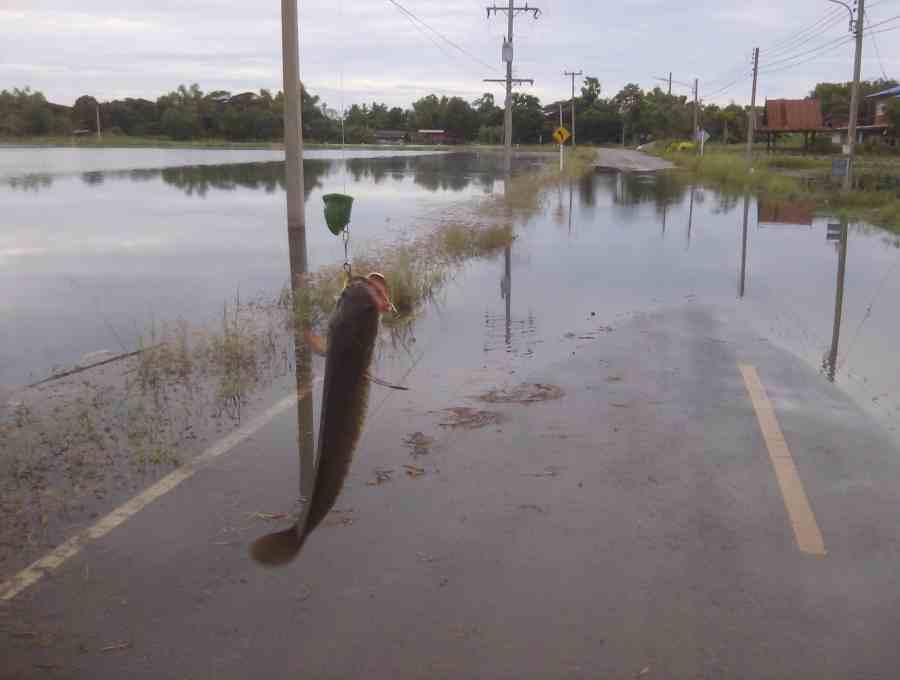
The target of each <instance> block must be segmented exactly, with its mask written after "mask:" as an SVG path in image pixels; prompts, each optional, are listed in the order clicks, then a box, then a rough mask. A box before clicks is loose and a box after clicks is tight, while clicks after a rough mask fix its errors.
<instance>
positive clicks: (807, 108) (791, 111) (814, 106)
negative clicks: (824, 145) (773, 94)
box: [757, 99, 828, 149]
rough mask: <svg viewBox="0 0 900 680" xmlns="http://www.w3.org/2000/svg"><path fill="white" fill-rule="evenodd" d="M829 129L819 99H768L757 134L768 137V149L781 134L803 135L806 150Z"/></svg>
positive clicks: (776, 141) (775, 142)
mask: <svg viewBox="0 0 900 680" xmlns="http://www.w3.org/2000/svg"><path fill="white" fill-rule="evenodd" d="M827 129H828V128H827V127H826V126H825V121H824V119H823V117H822V106H821V104H820V103H819V100H818V99H767V100H766V106H765V109H764V110H763V120H762V127H761V128H759V129H758V130H757V132H758V133H759V134H763V135H765V136H766V148H772V147H774V146H775V145H776V144H777V143H778V135H780V134H793V133H802V134H803V148H804V149H805V148H807V147H808V146H809V142H810V140H811V139H812V140H815V138H816V134H817V133H819V132H824V131H826V130H827Z"/></svg>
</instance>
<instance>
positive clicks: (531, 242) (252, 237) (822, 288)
mask: <svg viewBox="0 0 900 680" xmlns="http://www.w3.org/2000/svg"><path fill="white" fill-rule="evenodd" d="M279 157H280V152H275V151H212V150H210V151H182V150H143V149H141V150H130V149H98V150H83V149H27V148H14V149H3V150H0V204H2V205H3V206H4V210H3V212H2V215H0V222H2V229H0V300H2V303H0V328H2V329H3V330H2V337H0V386H3V387H4V388H5V389H7V390H9V389H11V388H12V387H14V386H17V385H22V384H25V383H28V382H32V381H35V380H38V379H41V378H44V377H45V376H47V375H49V374H50V373H51V372H53V371H55V370H59V369H60V368H65V367H68V366H72V365H73V364H75V363H76V362H78V360H79V359H80V358H81V357H83V356H84V355H86V354H89V353H92V352H97V351H99V350H109V351H112V352H126V351H130V350H133V349H135V348H136V346H137V343H138V342H139V339H140V338H142V337H146V336H147V333H148V329H151V328H152V327H153V326H154V324H160V323H164V322H171V321H174V320H176V319H179V318H182V319H188V320H192V321H194V320H198V319H201V320H202V319H210V318H215V317H216V316H217V315H219V314H221V310H222V306H223V304H224V303H227V302H228V301H233V300H235V299H236V298H238V297H240V298H241V299H253V298H254V297H256V296H262V297H268V298H272V297H274V296H276V295H277V293H278V291H279V290H280V289H281V288H282V287H283V286H284V285H285V284H286V283H287V281H288V280H289V263H288V255H287V240H286V234H285V228H284V224H285V201H284V179H283V167H282V164H281V163H280V161H279V160H278V158H279ZM535 162H536V161H534V160H533V159H531V160H528V161H524V162H523V165H528V164H534V163H535ZM498 169H499V165H498V159H497V158H496V157H493V156H489V155H481V156H479V155H477V154H471V153H452V154H431V155H429V154H420V153H415V152H410V153H398V152H393V151H391V152H387V151H386V152H380V153H379V152H365V153H363V154H360V153H359V152H354V155H353V156H350V157H347V156H343V155H342V154H341V153H340V152H337V151H320V152H312V153H310V154H308V158H307V160H306V162H305V181H306V187H305V189H306V195H307V215H308V218H307V219H308V227H307V231H308V252H309V266H310V269H311V270H315V269H316V268H318V267H320V266H322V265H324V264H329V263H334V262H339V261H340V260H341V259H342V256H343V247H342V244H341V242H340V240H339V239H336V238H334V237H333V236H332V235H331V234H330V233H329V232H328V231H327V229H326V228H325V226H324V220H323V217H322V211H321V206H322V201H321V196H322V195H323V194H325V193H328V192H332V191H339V192H346V193H350V194H352V195H353V196H354V198H355V203H354V219H353V225H352V232H351V233H352V237H351V252H352V249H353V248H354V247H355V248H364V247H365V244H366V243H369V242H373V241H379V242H382V243H391V242H392V241H394V240H399V239H403V238H406V237H408V236H409V234H410V233H415V232H417V231H421V230H423V229H426V230H427V228H428V226H429V224H431V223H433V222H434V221H435V219H436V218H437V217H438V216H441V215H443V214H445V213H448V212H452V211H454V210H457V209H458V208H459V207H460V206H464V205H466V204H467V203H471V202H472V201H475V200H477V199H479V198H482V197H485V196H489V195H490V194H492V193H497V194H500V193H501V192H502V181H500V178H499V175H498ZM743 207H744V206H743V200H742V199H741V198H740V197H733V196H724V195H721V194H718V193H717V192H715V191H713V190H710V189H704V188H701V187H692V186H690V185H689V184H686V183H685V182H684V181H681V180H679V179H677V178H674V177H672V176H670V175H666V174H658V175H654V174H650V173H643V174H642V173H632V174H623V173H617V172H612V171H601V170H597V171H595V172H594V173H592V174H591V175H589V176H587V177H584V178H582V179H580V180H578V181H576V182H573V183H571V184H563V185H561V186H559V187H558V189H551V190H550V191H549V192H548V194H547V195H546V197H545V200H544V202H543V206H542V209H541V210H540V211H539V212H538V213H537V214H529V215H527V216H524V217H516V216H514V222H515V227H516V233H517V239H516V241H515V243H514V245H513V246H512V248H511V249H510V251H509V252H508V253H506V255H505V256H502V257H499V258H497V259H495V260H489V261H473V262H470V263H468V264H467V265H466V266H465V267H464V268H463V269H462V271H460V272H458V273H457V274H456V275H455V276H454V277H453V279H452V281H451V282H450V283H449V284H448V285H447V286H446V287H445V288H444V289H442V291H441V294H440V295H439V296H438V299H437V300H435V301H434V303H433V304H432V305H431V306H430V307H429V308H428V309H426V311H425V313H424V314H423V315H421V316H420V318H419V319H418V320H417V321H416V324H415V334H416V336H417V339H418V340H419V343H420V344H419V347H420V348H421V347H423V346H426V347H427V346H440V347H441V350H440V351H441V354H442V357H443V358H442V360H441V363H442V364H444V365H447V366H451V367H453V368H454V370H456V371H459V372H462V373H464V372H465V371H466V370H474V369H476V368H478V369H481V368H483V367H484V366H486V365H488V364H490V363H491V362H493V361H494V360H495V359H496V360H502V361H501V363H502V365H503V367H504V369H503V370H508V371H514V370H517V365H519V364H525V363H529V364H531V365H538V364H541V363H549V362H551V361H553V360H555V359H557V358H559V357H562V356H565V354H566V353H567V352H569V351H570V349H571V348H570V347H569V345H568V344H567V343H566V342H561V341H560V339H561V338H562V339H565V338H566V334H569V337H570V338H571V337H572V335H571V334H575V340H576V341H577V335H578V334H579V333H581V332H583V331H585V329H587V331H588V332H597V328H598V327H602V326H603V325H604V324H610V325H611V324H614V323H615V321H616V320H617V319H619V318H622V316H623V315H629V314H633V313H635V312H640V311H647V310H653V309H658V308H661V307H664V306H667V305H680V304H712V305H716V306H718V307H720V309H721V311H722V312H723V313H725V314H731V315H733V316H734V317H735V318H739V319H742V320H744V321H746V322H747V323H748V324H750V325H752V326H753V328H754V329H756V331H757V332H758V333H759V335H760V338H761V339H764V340H766V341H770V342H774V343H777V344H779V345H781V346H784V347H787V348H788V349H789V350H791V351H793V352H794V353H796V354H798V355H800V356H802V357H803V358H804V359H805V360H807V361H808V362H810V363H812V364H814V365H816V366H819V365H821V364H822V362H823V359H824V358H825V356H826V354H827V353H828V351H829V348H830V347H831V344H832V331H833V320H834V311H835V290H836V278H837V267H838V259H839V258H838V254H839V247H838V244H837V243H836V242H834V241H829V240H826V231H827V229H826V227H827V224H828V222H829V220H828V219H827V218H823V217H814V216H813V215H812V214H811V211H810V210H809V209H808V208H807V207H805V206H802V205H791V206H778V205H768V204H758V203H757V201H756V200H755V199H751V200H750V202H749V205H748V210H749V219H748V222H747V229H746V251H745V255H746V256H745V258H744V268H743V269H744V280H743V295H741V270H742V266H741V265H742V250H743V245H744V240H743V236H744V230H743V214H744V213H743ZM831 221H834V220H831ZM898 261H900V250H898V241H897V238H896V237H895V236H893V235H890V234H888V233H886V232H883V231H881V230H879V229H876V228H873V227H868V226H866V225H851V227H850V230H849V239H848V247H847V265H846V277H845V290H844V300H843V319H842V325H841V335H840V343H839V351H838V360H837V376H836V377H837V381H838V382H839V383H841V384H842V385H844V386H845V387H846V388H847V389H848V390H849V391H850V392H851V393H852V394H853V395H854V396H855V397H856V398H857V399H859V400H860V401H861V402H863V403H865V404H866V405H867V406H868V407H869V408H870V409H874V410H875V411H876V412H878V413H879V414H880V415H881V416H882V417H884V419H885V422H889V421H890V415H891V414H892V413H893V412H894V411H895V410H896V408H897V407H896V403H897V397H898V392H900V378H898V377H897V376H898V371H897V368H898V364H900V359H898V358H897V354H896V352H895V351H894V346H895V344H896V339H897V338H898V337H900V322H898V320H897V316H896V314H893V313H892V312H891V301H893V300H895V299H897V296H898V294H900V271H897V269H898V268H897V267H896V265H897V263H898ZM447 333H452V335H453V337H454V342H453V343H450V344H447V343H445V342H443V341H442V340H441V339H442V338H443V337H444V335H445V334H447ZM407 358H408V357H407ZM403 360H404V359H403V357H399V358H397V359H396V361H397V362H399V363H398V364H397V365H396V366H395V367H394V369H395V370H396V371H398V372H402V370H401V369H402V366H401V365H400V364H401V363H402V361H403Z"/></svg>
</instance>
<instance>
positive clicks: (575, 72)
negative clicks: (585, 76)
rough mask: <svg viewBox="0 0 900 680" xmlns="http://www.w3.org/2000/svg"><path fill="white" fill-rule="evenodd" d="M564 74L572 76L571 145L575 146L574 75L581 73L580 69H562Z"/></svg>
mask: <svg viewBox="0 0 900 680" xmlns="http://www.w3.org/2000/svg"><path fill="white" fill-rule="evenodd" d="M563 75H564V76H572V146H573V147H574V146H575V76H580V75H582V72H581V70H578V71H563Z"/></svg>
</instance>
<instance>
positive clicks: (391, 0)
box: [388, 0, 498, 71]
mask: <svg viewBox="0 0 900 680" xmlns="http://www.w3.org/2000/svg"><path fill="white" fill-rule="evenodd" d="M388 2H389V3H391V4H392V5H394V6H395V7H396V8H397V9H398V10H400V11H401V12H402V13H403V14H404V15H405V16H406V17H407V18H408V19H409V20H410V21H413V22H417V23H419V24H421V25H422V26H424V27H425V28H427V29H428V30H429V31H431V32H432V33H434V34H435V35H436V36H437V37H438V38H440V39H441V40H443V41H444V42H445V43H447V44H448V45H450V46H451V47H452V48H453V49H455V50H458V51H459V52H460V53H462V54H464V55H466V56H467V57H469V59H472V60H473V61H476V62H478V63H479V64H480V65H481V66H484V67H485V68H487V69H489V70H491V71H497V70H498V69H497V67H496V66H494V65H492V64H489V63H487V62H486V61H484V60H483V59H481V58H480V57H477V56H475V55H474V54H472V53H471V52H469V50H467V49H466V48H465V47H463V46H462V45H460V44H459V43H456V42H454V41H453V40H451V39H450V38H448V37H447V36H445V35H444V34H443V33H441V32H440V31H438V30H437V29H436V28H433V27H432V26H430V25H429V24H428V23H427V22H426V21H424V20H422V19H420V18H419V17H418V16H416V15H415V13H413V12H411V11H410V10H408V9H406V7H404V6H403V5H401V4H400V3H399V2H397V0H388Z"/></svg>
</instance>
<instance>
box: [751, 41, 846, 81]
mask: <svg viewBox="0 0 900 680" xmlns="http://www.w3.org/2000/svg"><path fill="white" fill-rule="evenodd" d="M843 41H844V42H842V43H838V44H837V45H833V46H832V45H829V46H827V47H826V48H823V49H821V50H819V51H818V52H817V53H816V54H813V55H812V56H809V57H807V58H806V59H801V60H799V61H796V62H793V63H788V64H784V65H783V66H778V67H775V68H766V69H765V70H764V69H760V71H759V72H760V73H761V74H766V75H770V74H772V73H780V72H782V71H789V70H790V69H792V68H796V67H797V66H801V65H803V64H808V63H809V62H811V61H815V60H816V59H818V58H819V55H820V53H821V52H822V51H824V49H836V48H837V47H840V46H842V45H847V44H850V43H852V42H853V37H852V36H845V37H844V38H843Z"/></svg>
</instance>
